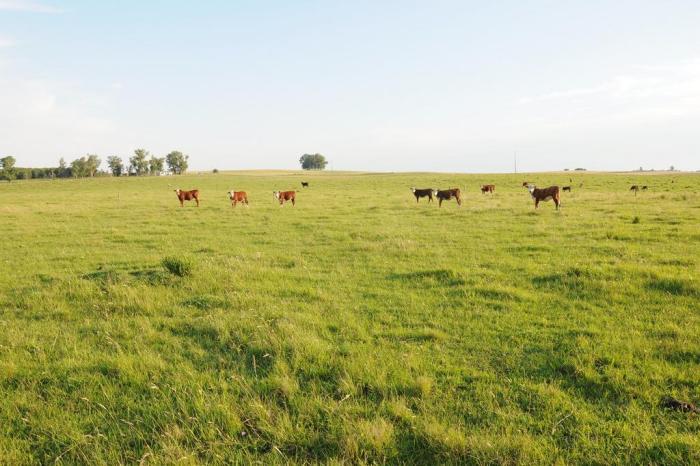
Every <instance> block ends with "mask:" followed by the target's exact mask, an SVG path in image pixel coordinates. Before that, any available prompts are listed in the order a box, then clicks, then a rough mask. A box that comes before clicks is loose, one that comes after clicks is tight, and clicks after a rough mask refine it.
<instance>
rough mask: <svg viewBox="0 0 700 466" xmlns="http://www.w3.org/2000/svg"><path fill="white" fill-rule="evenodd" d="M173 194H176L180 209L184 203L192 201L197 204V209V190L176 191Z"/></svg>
mask: <svg viewBox="0 0 700 466" xmlns="http://www.w3.org/2000/svg"><path fill="white" fill-rule="evenodd" d="M175 194H177V198H178V200H179V201H180V207H184V206H185V201H192V200H194V201H195V202H196V203H197V207H199V189H193V190H191V191H183V190H181V189H176V190H175Z"/></svg>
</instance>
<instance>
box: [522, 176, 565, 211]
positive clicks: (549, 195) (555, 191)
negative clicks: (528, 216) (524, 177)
mask: <svg viewBox="0 0 700 466" xmlns="http://www.w3.org/2000/svg"><path fill="white" fill-rule="evenodd" d="M523 186H526V187H527V190H528V191H529V192H530V195H531V196H532V198H533V199H534V200H535V209H536V208H537V207H538V206H539V204H540V201H554V205H555V206H556V209H557V210H559V206H560V205H561V199H560V197H559V186H550V187H549V188H542V189H540V188H538V187H536V186H535V185H534V184H525V183H523Z"/></svg>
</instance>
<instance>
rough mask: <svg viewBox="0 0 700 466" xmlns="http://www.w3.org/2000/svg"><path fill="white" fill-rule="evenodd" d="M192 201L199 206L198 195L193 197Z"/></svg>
mask: <svg viewBox="0 0 700 466" xmlns="http://www.w3.org/2000/svg"><path fill="white" fill-rule="evenodd" d="M194 201H195V202H196V203H197V207H199V198H198V197H195V198H194Z"/></svg>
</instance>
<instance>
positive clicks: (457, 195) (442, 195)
mask: <svg viewBox="0 0 700 466" xmlns="http://www.w3.org/2000/svg"><path fill="white" fill-rule="evenodd" d="M433 195H434V196H435V197H437V199H438V206H440V207H442V201H449V200H450V199H452V198H454V199H455V200H456V201H457V205H462V192H461V191H460V190H459V188H451V189H443V190H437V189H436V190H434V191H433Z"/></svg>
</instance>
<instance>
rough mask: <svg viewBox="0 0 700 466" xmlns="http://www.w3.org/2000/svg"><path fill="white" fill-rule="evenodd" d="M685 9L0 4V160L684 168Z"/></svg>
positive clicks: (695, 148) (679, 5) (690, 120)
mask: <svg viewBox="0 0 700 466" xmlns="http://www.w3.org/2000/svg"><path fill="white" fill-rule="evenodd" d="M698 24H700V2H695V1H690V0H687V1H673V0H671V1H664V2H660V1H644V0H639V1H625V0H619V1H579V2H576V1H532V2H521V1H494V2H468V1H430V2H427V1H425V2H411V1H401V2H399V1H363V0H360V1H355V2H328V1H326V2H321V1H298V2H292V1H286V2H282V1H269V2H262V1H208V2H191V1H167V2H166V1H120V2H95V1H61V0H52V1H49V0H46V1H44V0H37V1H29V0H0V155H8V154H9V155H14V156H15V157H16V158H17V159H18V165H21V166H38V165H42V166H52V165H55V164H56V162H57V160H58V158H59V157H65V158H66V159H67V160H71V159H73V158H75V157H79V156H81V155H84V154H86V153H97V154H99V155H101V156H102V157H103V159H106V157H107V156H109V155H121V156H123V157H125V158H126V157H128V156H129V155H130V154H131V152H132V151H133V149H135V148H139V147H144V148H146V149H148V150H150V151H151V152H153V153H155V154H159V155H164V154H165V153H167V152H169V151H170V150H174V149H178V150H182V151H183V152H185V153H187V154H190V156H191V162H192V163H191V165H192V168H195V169H212V168H219V169H244V168H246V169H247V168H296V167H297V166H298V164H297V160H298V158H299V156H300V155H301V154H303V153H305V152H321V153H323V154H325V155H326V156H327V157H328V158H329V160H330V161H331V164H332V168H333V169H352V170H382V171H405V170H430V171H462V172H502V171H511V170H512V165H513V153H514V152H517V154H518V165H519V169H520V170H522V171H525V170H529V171H534V170H554V169H562V168H566V167H570V168H574V167H579V166H581V167H587V168H589V169H600V170H606V169H608V170H617V169H634V168H637V167H639V166H643V167H645V168H656V169H663V168H667V167H668V166H670V165H675V166H676V167H677V168H681V169H688V170H697V169H700V137H698V134H700V28H698Z"/></svg>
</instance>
